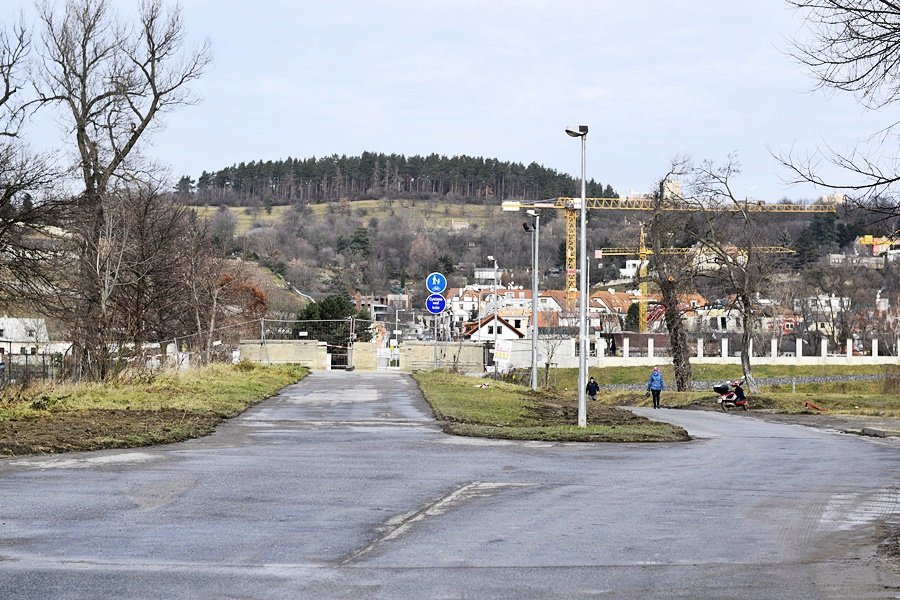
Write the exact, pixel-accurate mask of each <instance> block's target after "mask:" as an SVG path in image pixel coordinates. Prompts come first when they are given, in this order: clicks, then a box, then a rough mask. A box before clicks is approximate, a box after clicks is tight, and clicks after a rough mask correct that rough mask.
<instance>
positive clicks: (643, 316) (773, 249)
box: [599, 223, 795, 333]
mask: <svg viewBox="0 0 900 600" xmlns="http://www.w3.org/2000/svg"><path fill="white" fill-rule="evenodd" d="M753 250H754V251H755V252H762V253H766V254H793V253H794V252H795V251H794V250H791V249H790V248H785V247H783V246H754V247H753ZM702 251H703V249H702V248H662V249H661V250H660V253H661V254H682V255H685V254H698V253H700V252H702ZM599 252H600V255H601V256H638V258H639V259H640V261H641V263H640V271H639V273H638V275H639V277H640V290H641V293H640V297H639V298H638V309H639V310H638V329H639V331H640V332H641V333H646V332H647V298H648V297H649V295H650V291H649V289H648V285H647V257H648V256H649V255H651V254H653V250H652V249H651V248H648V247H647V246H646V244H645V243H644V224H643V223H641V237H640V245H639V246H638V247H637V248H600V251H599Z"/></svg>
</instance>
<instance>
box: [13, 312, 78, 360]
mask: <svg viewBox="0 0 900 600" xmlns="http://www.w3.org/2000/svg"><path fill="white" fill-rule="evenodd" d="M70 347H71V344H69V343H64V342H51V341H50V336H49V334H48V333H47V322H46V321H45V320H44V319H42V318H39V317H25V318H20V317H8V316H6V315H4V316H3V317H0V356H2V355H5V354H54V353H58V352H62V353H64V352H67V351H68V350H69V348H70Z"/></svg>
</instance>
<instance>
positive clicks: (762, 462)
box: [0, 372, 900, 600]
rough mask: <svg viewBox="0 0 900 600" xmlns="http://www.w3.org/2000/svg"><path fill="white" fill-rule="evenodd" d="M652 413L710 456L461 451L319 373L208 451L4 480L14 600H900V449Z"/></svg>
mask: <svg viewBox="0 0 900 600" xmlns="http://www.w3.org/2000/svg"><path fill="white" fill-rule="evenodd" d="M645 412H647V413H648V414H652V415H653V416H654V417H656V418H664V419H666V420H671V421H673V422H678V423H680V424H683V425H684V426H686V427H687V429H688V431H690V432H691V433H692V434H694V435H695V436H697V437H698V438H699V439H697V440H696V441H693V442H690V443H681V444H650V445H640V444H606V445H603V444H547V443H520V442H500V441H492V440H479V439H467V438H457V437H450V436H446V435H444V434H443V433H442V432H441V431H440V430H439V429H438V428H437V426H436V425H435V424H434V422H433V420H432V418H431V414H430V411H429V409H428V407H427V405H426V404H425V403H424V401H423V400H422V398H421V396H420V394H419V393H418V390H417V388H416V386H415V383H414V382H413V381H412V380H411V379H409V378H408V377H406V376H404V375H401V374H367V373H358V372H352V373H343V372H337V373H315V374H313V375H311V376H310V377H308V378H307V379H306V380H304V381H303V382H301V383H300V384H298V385H295V386H291V387H289V388H287V389H286V390H284V393H283V394H281V395H279V396H277V397H274V398H271V399H269V400H267V401H266V402H264V403H263V404H261V405H259V406H258V407H256V408H254V409H252V410H250V411H248V412H247V413H245V414H244V415H243V416H242V417H240V418H238V419H234V420H232V421H230V422H229V423H227V424H225V425H223V426H222V427H220V428H219V430H218V431H217V432H216V433H215V434H214V435H212V436H210V437H207V438H204V439H201V440H194V441H191V442H188V443H183V444H176V445H171V446H165V447H155V448H147V449H136V450H131V451H118V452H95V453H85V454H72V455H65V456H59V457H35V458H26V459H7V460H3V461H0V598H24V599H31V598H33V599H42V600H43V599H47V598H216V599H222V598H233V599H238V598H242V599H247V598H315V599H319V598H355V599H364V598H550V597H554V598H793V599H796V598H897V597H898V596H900V572H898V570H897V564H898V563H896V562H891V561H890V560H888V559H882V558H879V556H878V545H879V543H881V542H882V541H883V540H885V539H886V538H888V537H889V536H890V535H895V536H896V535H897V533H898V531H900V504H898V498H900V488H898V482H900V447H898V445H897V444H896V440H869V439H861V438H857V437H855V436H849V435H843V434H837V433H831V432H823V431H819V430H814V429H810V428H805V427H801V426H796V425H783V424H774V423H767V422H763V421H758V420H755V419H752V418H749V417H745V416H742V415H738V414H727V415H726V414H718V413H714V412H696V413H694V412H690V411H674V410H660V411H652V410H649V411H645ZM894 544H895V545H896V541H895V542H894Z"/></svg>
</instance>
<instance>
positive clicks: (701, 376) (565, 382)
mask: <svg viewBox="0 0 900 600" xmlns="http://www.w3.org/2000/svg"><path fill="white" fill-rule="evenodd" d="M659 369H660V371H662V374H663V379H664V380H665V382H666V383H667V384H669V383H672V384H674V382H675V373H674V371H673V369H672V364H671V361H670V359H668V358H661V359H660V362H659ZM650 371H651V368H650V367H604V368H591V369H590V375H592V376H593V377H594V378H595V379H596V380H597V383H599V384H600V385H608V384H620V383H637V384H645V383H647V379H648V378H649V377H650ZM691 372H692V376H693V378H694V379H695V380H696V381H724V380H726V379H727V380H732V379H737V378H739V377H740V376H741V367H740V365H691ZM883 372H884V367H883V366H881V365H852V366H851V365H829V366H824V365H810V366H792V365H756V366H754V367H753V376H754V377H756V378H757V379H763V378H767V377H825V376H829V375H877V374H881V373H883ZM542 375H543V373H542ZM556 382H557V383H556V386H557V387H558V388H559V389H570V390H571V389H574V388H575V387H576V385H577V384H578V369H559V370H558V372H557V374H556ZM809 385H821V384H809ZM797 387H798V389H799V388H800V385H799V384H798V386H797Z"/></svg>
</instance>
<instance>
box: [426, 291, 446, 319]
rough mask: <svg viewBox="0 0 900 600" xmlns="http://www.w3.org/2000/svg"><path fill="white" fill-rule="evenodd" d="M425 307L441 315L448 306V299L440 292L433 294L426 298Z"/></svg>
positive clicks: (432, 312) (434, 313)
mask: <svg viewBox="0 0 900 600" xmlns="http://www.w3.org/2000/svg"><path fill="white" fill-rule="evenodd" d="M425 308H426V310H428V312H430V313H431V314H433V315H439V314H441V313H442V312H444V309H445V308H447V300H446V299H445V298H444V297H443V296H441V295H440V294H432V295H430V296H428V298H427V299H426V300H425Z"/></svg>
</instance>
